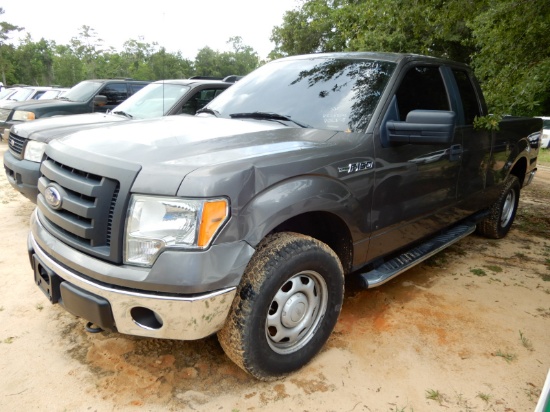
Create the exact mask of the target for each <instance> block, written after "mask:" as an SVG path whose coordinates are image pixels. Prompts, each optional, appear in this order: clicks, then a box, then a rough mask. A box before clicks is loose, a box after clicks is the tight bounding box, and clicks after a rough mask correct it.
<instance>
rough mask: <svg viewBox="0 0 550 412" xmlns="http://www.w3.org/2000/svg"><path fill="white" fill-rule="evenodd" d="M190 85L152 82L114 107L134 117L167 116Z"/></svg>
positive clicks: (115, 110) (116, 110)
mask: <svg viewBox="0 0 550 412" xmlns="http://www.w3.org/2000/svg"><path fill="white" fill-rule="evenodd" d="M188 90H189V86H185V85H182V84H169V83H151V84H149V85H147V86H145V87H144V88H143V89H141V90H140V91H138V92H137V93H135V94H133V95H132V96H130V97H129V98H128V99H126V100H125V101H124V102H122V103H120V104H119V105H118V106H117V107H115V108H114V109H113V113H114V114H117V112H123V113H126V114H129V115H130V116H131V117H132V118H134V119H150V118H153V117H160V116H166V115H167V114H168V112H169V111H170V109H171V108H172V107H173V106H174V105H175V104H176V103H177V102H178V101H179V100H180V99H181V98H182V96H184V95H185V93H187V91H188Z"/></svg>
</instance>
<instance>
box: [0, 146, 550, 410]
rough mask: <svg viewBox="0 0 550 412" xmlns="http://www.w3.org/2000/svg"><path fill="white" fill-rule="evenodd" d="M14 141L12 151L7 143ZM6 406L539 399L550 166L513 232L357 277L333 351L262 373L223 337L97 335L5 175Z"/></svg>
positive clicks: (546, 317)
mask: <svg viewBox="0 0 550 412" xmlns="http://www.w3.org/2000/svg"><path fill="white" fill-rule="evenodd" d="M6 147H7V145H6V142H5V141H4V142H1V143H0V154H1V155H3V153H4V151H5V150H6ZM0 175H1V176H0V228H1V234H2V236H1V237H0V272H1V276H0V410H1V411H22V410H25V411H26V410H39V411H133V410H140V411H176V410H178V411H179V410H184V411H187V410H189V411H229V412H244V411H356V412H359V411H371V412H373V411H396V412H397V411H402V412H413V411H415V412H419V411H503V412H525V411H533V410H534V408H535V405H536V403H537V399H538V398H539V396H540V393H541V389H542V387H543V384H544V380H545V378H546V376H547V373H548V370H549V368H550V236H549V235H550V229H549V228H550V213H549V212H550V208H549V206H548V204H549V203H550V170H549V169H545V170H541V171H540V172H539V174H538V176H537V177H536V179H535V181H534V183H533V184H532V185H531V186H530V187H528V188H526V189H525V190H524V191H523V192H522V198H521V205H520V207H521V211H520V213H519V215H518V217H517V220H516V222H515V224H514V227H513V229H512V231H511V232H510V234H509V235H508V237H507V238H506V239H503V240H498V241H494V240H487V239H484V238H481V237H478V236H476V235H472V236H469V237H467V238H465V239H463V240H462V241H460V242H458V243H457V244H455V245H454V246H452V247H450V248H448V249H447V250H445V251H444V252H442V253H440V254H438V255H437V256H435V257H433V258H431V259H429V260H428V261H426V262H424V263H423V264H421V265H419V266H417V267H415V268H413V269H411V270H409V271H408V272H406V273H404V274H402V275H401V276H399V277H397V278H396V279H394V280H393V281H391V282H389V283H388V284H386V285H383V286H381V287H379V288H377V289H373V290H357V289H353V288H348V289H347V291H346V297H345V302H344V307H343V310H342V314H341V316H340V319H339V321H338V324H337V326H336V329H335V331H334V333H333V334H332V336H331V338H330V339H329V341H328V344H327V345H326V346H325V347H324V349H323V350H322V352H321V353H320V354H319V355H318V356H317V357H316V358H315V359H314V360H313V361H312V362H311V363H310V364H308V365H307V366H306V367H305V368H303V369H302V370H300V371H298V372H297V373H295V374H293V375H292V376H289V377H287V378H285V379H282V380H279V381H275V382H269V383H266V382H259V381H256V380H255V379H253V378H251V377H249V376H248V375H247V374H245V373H244V372H242V371H241V370H240V369H239V368H237V367H236V366H235V365H234V364H232V363H231V362H230V361H229V359H228V358H227V357H226V356H225V355H224V353H223V351H222V349H221V347H220V345H219V343H218V341H217V339H216V338H215V337H211V338H208V339H204V340H201V341H194V342H180V341H173V340H154V339H146V338H137V337H131V336H123V335H120V334H109V333H106V332H102V333H98V334H90V333H87V332H86V331H85V329H84V326H85V322H84V321H83V320H81V319H77V318H75V317H73V316H72V315H70V314H68V313H66V312H65V311H64V310H63V309H62V308H60V307H59V306H58V305H50V304H49V302H48V301H47V300H46V298H45V296H44V295H43V294H42V292H41V291H39V290H38V288H37V287H36V286H35V285H34V282H33V274H32V271H31V268H30V264H29V261H28V257H27V252H26V250H27V247H26V239H27V233H28V226H29V225H28V222H29V216H30V214H31V213H32V211H33V208H34V207H33V204H32V203H31V202H29V201H28V200H26V199H25V198H24V197H23V196H22V195H20V194H19V193H17V192H15V191H14V190H13V189H12V188H11V186H10V185H9V184H8V183H7V181H6V178H5V173H4V172H3V170H2V171H1V173H0Z"/></svg>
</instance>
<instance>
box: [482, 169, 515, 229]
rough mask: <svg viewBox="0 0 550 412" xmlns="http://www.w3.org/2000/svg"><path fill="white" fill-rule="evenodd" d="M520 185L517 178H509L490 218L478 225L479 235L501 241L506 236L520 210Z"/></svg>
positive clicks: (492, 209)
mask: <svg viewBox="0 0 550 412" xmlns="http://www.w3.org/2000/svg"><path fill="white" fill-rule="evenodd" d="M519 192H520V184H519V180H518V178H517V177H516V176H512V175H511V176H508V179H507V180H506V182H505V184H504V187H503V189H502V192H501V193H500V196H499V197H498V200H497V201H496V202H495V203H494V204H493V206H492V207H491V210H490V212H489V216H487V217H486V218H485V219H483V220H482V221H481V222H480V223H479V224H478V225H477V233H478V234H480V235H482V236H485V237H488V238H491V239H500V238H503V237H504V236H506V234H507V233H508V231H509V230H510V227H511V226H512V223H513V222H514V218H515V217H516V212H517V210H518V202H519Z"/></svg>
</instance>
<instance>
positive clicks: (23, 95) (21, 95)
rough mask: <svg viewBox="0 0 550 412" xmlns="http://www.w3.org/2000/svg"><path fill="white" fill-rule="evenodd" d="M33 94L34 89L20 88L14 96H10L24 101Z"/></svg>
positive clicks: (10, 98) (12, 98)
mask: <svg viewBox="0 0 550 412" xmlns="http://www.w3.org/2000/svg"><path fill="white" fill-rule="evenodd" d="M31 94H32V89H19V90H18V91H17V92H15V93H14V94H13V95H12V96H10V97H9V100H15V101H18V102H22V101H24V100H27V99H28V98H29V96H30V95H31Z"/></svg>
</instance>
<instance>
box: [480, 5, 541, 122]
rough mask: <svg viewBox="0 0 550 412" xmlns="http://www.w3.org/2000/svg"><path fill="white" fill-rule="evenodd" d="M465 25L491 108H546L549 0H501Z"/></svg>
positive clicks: (521, 111)
mask: <svg viewBox="0 0 550 412" xmlns="http://www.w3.org/2000/svg"><path fill="white" fill-rule="evenodd" d="M469 26H470V27H471V29H472V31H473V37H474V40H475V44H476V46H477V49H478V51H477V53H476V54H475V55H474V56H473V59H472V60H473V65H474V68H475V70H476V73H477V75H478V77H479V78H480V80H481V82H482V84H483V87H484V89H485V96H486V99H487V102H488V104H489V105H490V106H491V108H492V110H493V111H494V112H497V113H508V114H516V115H527V116H535V115H547V114H549V113H550V44H549V43H548V33H550V3H549V2H548V1H547V0H529V1H526V0H524V1H518V0H501V1H499V2H495V3H494V4H493V3H491V7H487V8H486V9H485V10H484V11H483V12H482V13H480V14H478V15H477V16H475V17H474V18H473V19H472V20H471V21H470V22H469Z"/></svg>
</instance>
